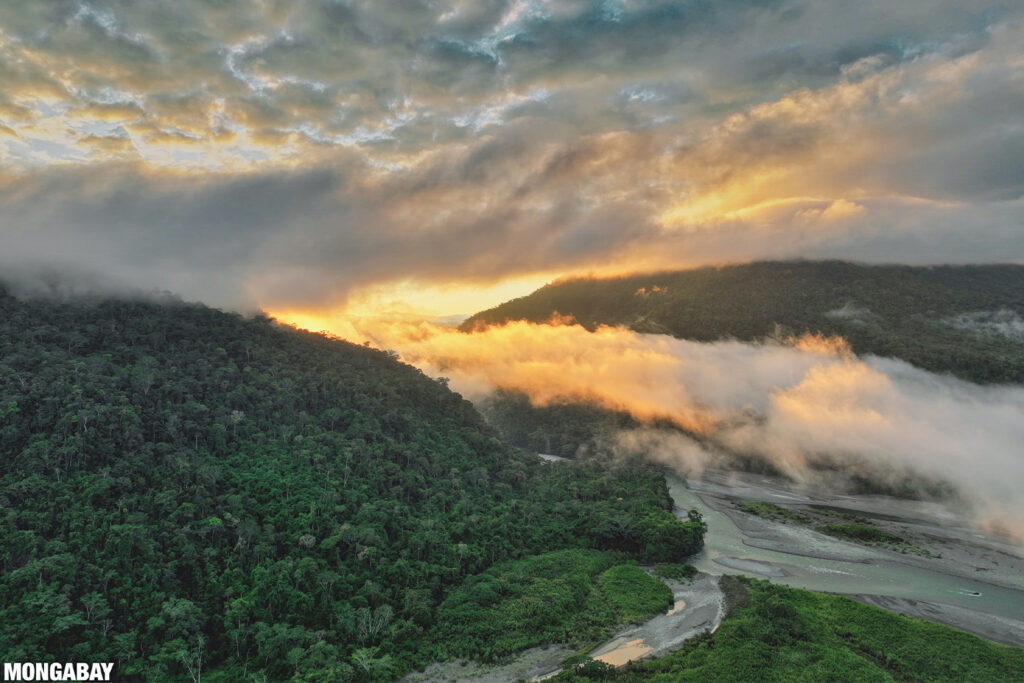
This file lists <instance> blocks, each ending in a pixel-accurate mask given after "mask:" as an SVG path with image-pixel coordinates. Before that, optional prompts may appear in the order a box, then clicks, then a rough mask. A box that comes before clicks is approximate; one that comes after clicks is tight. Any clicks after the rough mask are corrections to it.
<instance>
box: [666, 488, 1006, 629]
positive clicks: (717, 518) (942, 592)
mask: <svg viewBox="0 0 1024 683" xmlns="http://www.w3.org/2000/svg"><path fill="white" fill-rule="evenodd" d="M667 483H668V486H669V493H670V494H671V496H672V500H673V501H674V502H675V505H676V507H677V514H678V515H680V516H681V517H684V518H685V511H686V510H689V509H691V508H695V509H697V510H698V511H699V512H700V513H701V514H702V515H703V516H704V520H705V522H706V523H707V525H708V532H707V534H706V536H705V538H704V549H703V550H702V551H701V552H700V553H698V554H697V555H695V556H694V557H692V558H690V559H689V560H688V561H689V562H690V563H691V564H693V565H694V566H695V567H696V568H697V569H699V570H701V571H703V572H707V573H709V574H716V575H721V574H747V575H753V576H758V575H760V576H762V577H764V578H769V579H770V580H771V581H773V582H776V583H782V584H786V585H788V586H793V587H796V588H806V589H809V590H815V591H825V592H830V593H846V594H874V595H888V596H895V597H899V598H909V599H912V600H924V601H929V602H935V603H942V604H946V605H954V606H956V607H961V608H964V609H968V610H971V611H974V612H983V613H986V614H993V615H999V616H1002V617H1007V618H1009V619H1013V620H1021V619H1022V618H1024V590H1022V589H1024V585H1022V589H1014V588H1009V587H1004V586H996V585H993V584H990V583H985V582H983V581H977V580H971V579H967V578H961V577H958V576H953V575H950V574H946V573H943V572H940V571H933V570H929V569H925V568H922V567H916V566H912V565H910V564H903V563H900V562H897V561H893V560H892V559H890V558H889V557H887V556H886V553H884V552H883V551H877V552H874V553H872V551H871V550H870V549H866V553H867V556H868V557H867V559H866V561H844V560H835V559H829V560H825V559H818V558H815V557H809V556H806V555H801V554H798V553H799V552H800V550H801V549H800V548H793V550H792V552H779V551H777V550H767V549H764V548H758V547H754V546H752V545H749V544H747V543H745V542H744V534H743V532H742V531H741V530H740V528H739V527H737V526H736V524H735V523H733V521H732V520H731V519H730V518H729V516H728V515H726V514H724V513H722V512H719V511H717V510H715V509H713V508H712V507H710V506H709V505H707V504H705V502H704V501H703V500H701V498H700V497H699V496H698V495H697V494H696V493H694V491H692V490H691V489H690V488H688V487H687V485H686V482H685V481H684V480H683V479H681V478H680V477H678V476H676V475H674V474H668V475H667ZM807 533H809V534H810V533H813V532H810V531H808V532H807ZM872 554H873V555H874V556H871V555H872ZM736 559H740V560H749V561H752V562H749V563H744V562H736ZM716 560H717V561H716ZM723 563H726V564H731V565H733V566H726V564H723ZM1022 584H1024V578H1022Z"/></svg>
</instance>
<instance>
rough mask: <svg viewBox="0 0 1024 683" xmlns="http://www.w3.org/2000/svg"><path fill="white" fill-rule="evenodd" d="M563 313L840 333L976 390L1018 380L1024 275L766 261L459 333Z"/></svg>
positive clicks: (712, 330) (528, 308)
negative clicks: (983, 384) (968, 382)
mask: <svg viewBox="0 0 1024 683" xmlns="http://www.w3.org/2000/svg"><path fill="white" fill-rule="evenodd" d="M555 313H558V314H560V315H563V316H572V317H573V318H575V319H576V320H577V321H578V322H579V323H580V324H582V325H584V326H585V327H587V328H589V329H593V328H594V327H596V326H597V325H624V326H627V327H630V328H632V329H634V330H636V331H638V332H655V333H665V334H671V335H674V336H676V337H680V338H686V339H694V340H697V341H715V340H718V339H723V338H735V339H740V340H759V339H764V338H767V337H770V336H773V335H777V334H801V333H804V332H815V333H821V334H826V335H841V336H843V337H844V338H846V339H847V340H848V341H849V342H850V344H851V346H852V347H853V349H854V351H856V352H857V353H861V354H863V353H873V354H877V355H881V356H890V357H895V358H902V359H903V360H906V361H908V362H910V363H913V364H914V365H917V366H919V367H922V368H925V369H927V370H931V371H935V372H951V373H954V374H956V375H958V376H960V377H963V378H966V379H970V380H973V381H977V382H1024V266H1015V265H993V266H935V267H912V266H867V265H857V264H853V263H844V262H840V261H823V262H811V261H794V262H764V263H752V264H748V265H737V266H726V267H721V268H700V269H696V270H684V271H675V272H663V273H653V274H646V275H634V276H629V277H621V278H610V279H576V280H568V281H564V282H559V283H555V284H551V285H547V286H546V287H542V288H541V289H539V290H537V291H536V292H534V293H533V294H530V295H529V296H526V297H522V298H519V299H514V300H512V301H508V302H506V303H504V304H501V305H500V306H497V307H495V308H492V309H489V310H486V311H482V312H480V313H477V314H476V315H474V316H472V317H471V318H469V319H468V320H466V321H465V322H464V323H463V325H462V327H461V329H462V330H463V331H472V330H474V329H477V328H478V327H480V326H486V325H494V324H501V323H503V322H506V321H509V320H529V321H533V322H544V321H546V320H549V319H550V318H551V316H552V315H553V314H555Z"/></svg>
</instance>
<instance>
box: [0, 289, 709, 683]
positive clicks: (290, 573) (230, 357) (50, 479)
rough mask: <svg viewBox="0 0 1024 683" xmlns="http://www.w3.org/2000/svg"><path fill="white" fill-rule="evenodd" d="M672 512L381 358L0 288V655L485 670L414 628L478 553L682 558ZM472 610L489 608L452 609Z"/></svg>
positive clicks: (202, 313)
mask: <svg viewBox="0 0 1024 683" xmlns="http://www.w3.org/2000/svg"><path fill="white" fill-rule="evenodd" d="M670 509H671V501H670V499H669V497H668V493H667V490H666V488H665V484H664V479H663V477H662V476H661V474H660V473H659V472H658V471H657V470H654V469H652V468H649V467H638V466H634V467H628V468H622V469H621V470H619V471H613V470H612V469H609V468H606V467H602V466H599V465H597V464H587V463H573V464H566V465H559V466H557V467H554V466H550V465H547V466H545V465H542V464H541V463H540V461H539V459H537V458H535V457H533V456H529V455H527V454H523V453H521V452H517V451H514V450H512V449H510V448H509V447H507V446H505V445H504V444H503V443H502V442H501V441H499V440H498V439H497V438H495V436H494V434H493V433H492V432H491V431H490V429H489V428H488V427H487V426H486V425H485V424H484V422H483V421H482V419H481V418H480V417H479V415H478V414H477V412H476V411H475V410H474V409H473V407H472V406H471V405H470V404H469V403H468V402H466V401H464V400H463V399H462V398H461V397H459V396H458V395H457V394H454V393H452V392H451V391H449V390H448V389H447V388H446V387H445V386H443V385H442V384H440V383H438V382H436V381H434V380H432V379H430V378H428V377H426V376H425V375H423V374H422V373H420V372H419V371H418V370H416V369H414V368H412V367H409V366H406V365H402V364H400V363H398V362H397V361H396V360H395V359H394V358H392V357H390V356H389V355H388V354H386V353H383V352H380V351H375V350H372V349H369V348H364V347H360V346H354V345H351V344H348V343H345V342H341V341H337V340H331V339H327V338H324V337H322V336H320V335H315V334H310V333H306V332H300V331H296V330H293V329H290V328H286V327H283V326H280V325H278V324H276V323H275V322H273V321H271V320H269V319H267V318H263V317H256V318H252V319H247V318H243V317H241V316H238V315H234V314H227V313H223V312H220V311H216V310H211V309H209V308H205V307H203V306H200V305H192V304H183V303H180V302H174V301H163V302H151V301H150V302H147V301H142V300H135V301H124V300H121V301H115V300H107V301H86V300H69V301H56V300H46V299H34V300H21V299H17V298H14V297H13V296H11V295H9V294H8V293H7V291H6V290H3V289H2V288H0V652H3V653H4V659H5V661H9V662H10V661H13V662H19V661H20V662H46V661H58V662H65V661H80V662H81V661H98V662H116V663H117V666H116V669H115V677H116V678H117V679H118V680H141V679H148V680H197V679H198V674H199V672H200V671H202V679H203V680H205V681H217V680H222V681H228V680H230V681H237V680H251V679H253V676H256V679H257V680H289V679H293V680H303V681H307V680H308V681H313V680H317V681H320V680H323V681H328V680H330V681H335V680H371V679H389V678H393V677H394V676H397V675H400V674H401V673H403V672H405V671H408V670H410V669H411V668H413V667H414V666H417V665H421V664H424V663H427V662H430V661H434V660H439V659H445V658H446V657H449V656H454V654H455V653H456V652H457V653H458V654H460V655H467V656H474V655H480V654H482V653H479V652H475V651H473V650H472V649H471V648H469V649H467V646H466V645H465V643H462V642H459V643H452V642H448V641H445V640H444V639H443V637H442V636H441V635H438V634H439V633H440V632H438V631H436V630H435V629H432V628H431V625H432V624H434V623H435V622H436V620H437V618H438V610H439V609H440V606H441V605H442V603H443V601H444V600H445V598H446V596H447V595H448V594H449V593H450V592H451V591H452V590H453V589H454V588H456V587H457V586H459V585H460V584H461V583H462V582H463V580H464V579H465V578H466V577H470V576H471V575H474V574H478V573H480V572H483V571H484V570H485V569H487V568H488V567H491V566H492V565H493V564H494V563H496V562H499V561H503V560H511V559H515V558H520V557H523V556H526V555H530V554H533V553H540V552H545V551H551V550H557V549H562V548H590V549H592V550H593V551H600V552H604V553H611V555H609V556H608V557H604V556H602V557H603V558H604V559H601V560H600V562H603V563H609V562H610V563H612V564H614V563H615V562H621V561H623V560H624V559H625V558H627V557H634V558H637V559H641V560H668V559H679V558H681V557H683V556H685V555H686V554H688V553H690V552H694V551H695V550H696V549H698V548H699V547H700V542H701V535H702V531H701V528H700V525H699V524H698V523H693V524H690V523H683V522H679V521H678V520H676V519H675V517H674V516H673V515H672V514H671V512H670ZM616 553H619V554H616ZM616 558H618V559H616ZM602 566H603V565H602ZM552 585H554V584H552ZM572 595H575V596H576V598H573V599H577V598H578V599H579V600H580V601H582V600H584V599H585V598H586V595H587V594H586V591H584V592H583V593H579V594H578V595H577V594H576V593H573V594H572ZM480 596H483V597H480ZM475 599H480V600H486V601H491V602H493V599H492V598H491V597H488V594H485V593H480V595H477V594H476V593H471V594H470V595H469V601H468V602H466V603H465V605H464V606H463V608H462V609H464V610H470V609H471V608H472V604H473V603H472V601H473V600H475ZM488 604H490V603H489V602H488ZM564 604H565V605H569V604H571V601H570V602H567V603H564ZM607 619H608V621H606V622H602V623H604V627H607V626H608V625H609V624H614V615H611V616H608V618H607ZM538 632H539V631H538ZM546 637H547V636H546ZM456 646H457V648H458V649H456Z"/></svg>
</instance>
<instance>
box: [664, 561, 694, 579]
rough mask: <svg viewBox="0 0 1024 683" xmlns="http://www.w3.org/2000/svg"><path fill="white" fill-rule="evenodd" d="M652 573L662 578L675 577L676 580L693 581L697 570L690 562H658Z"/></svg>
mask: <svg viewBox="0 0 1024 683" xmlns="http://www.w3.org/2000/svg"><path fill="white" fill-rule="evenodd" d="M654 573H655V574H657V575H658V576H660V577H662V578H663V579H675V580H676V581H693V579H694V578H696V576H697V574H698V571H697V568H696V567H694V566H693V565H692V564H673V563H667V564H659V565H657V566H656V567H655V568H654Z"/></svg>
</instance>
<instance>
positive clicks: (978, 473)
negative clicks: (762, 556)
mask: <svg viewBox="0 0 1024 683" xmlns="http://www.w3.org/2000/svg"><path fill="white" fill-rule="evenodd" d="M355 329H356V330H357V331H358V334H360V335H362V337H361V338H363V339H369V340H371V341H373V342H374V343H375V344H377V345H378V346H380V347H381V348H389V349H393V350H395V351H396V352H398V353H399V355H400V356H401V358H402V359H403V360H405V361H407V362H409V363H412V364H414V365H416V366H418V367H420V368H421V369H422V370H423V371H424V372H426V373H428V374H431V375H435V376H441V375H443V376H446V377H448V378H449V380H450V383H451V386H452V388H454V389H455V390H457V391H459V392H461V393H463V394H465V395H466V396H467V397H468V398H471V399H474V400H479V399H481V398H483V397H485V396H486V395H488V394H489V393H491V392H492V391H493V390H494V389H496V388H501V389H506V390H514V391H521V392H524V393H526V394H527V395H528V396H529V397H530V399H531V401H532V402H533V403H535V404H537V405H544V404H547V403H549V402H552V401H562V400H567V399H568V400H585V401H591V402H596V403H599V404H601V405H603V406H605V407H607V408H609V409H613V410H621V411H627V412H629V413H630V414H631V415H633V416H634V417H636V418H638V419H640V420H642V421H644V422H647V423H650V422H653V421H661V422H664V421H666V420H668V421H671V422H672V423H674V424H675V425H678V427H679V428H680V430H681V431H680V430H665V429H658V428H656V427H654V426H651V427H645V428H640V429H633V430H627V431H622V432H619V433H618V434H617V435H616V436H615V437H614V439H613V441H614V443H612V444H611V447H612V448H613V449H614V450H615V451H617V452H619V453H622V454H630V455H637V454H640V455H643V456H644V457H648V458H651V459H654V460H657V461H659V462H662V463H666V464H668V465H671V466H673V467H675V468H676V469H678V470H680V471H682V472H688V473H692V472H695V471H699V470H701V469H703V468H705V467H708V466H714V465H715V464H716V463H718V462H720V461H721V459H722V458H721V456H722V454H723V453H732V454H741V455H743V456H745V457H749V456H753V457H756V458H762V459H764V460H766V461H767V462H768V463H770V464H771V465H772V466H773V467H774V468H775V469H777V470H780V471H782V472H783V473H785V474H786V475H787V476H789V477H791V478H792V479H794V480H796V481H798V482H804V483H806V484H807V485H808V486H811V485H813V486H815V487H818V486H821V485H823V484H825V485H827V484H828V483H829V481H828V476H824V473H827V472H829V471H831V472H832V473H833V474H832V475H829V476H832V477H834V479H835V484H836V488H839V485H840V482H841V480H842V479H844V478H845V477H848V476H859V477H865V478H869V479H870V478H874V479H876V480H879V479H881V480H884V479H885V478H887V477H892V478H897V477H899V478H901V480H904V481H905V480H906V475H907V473H908V472H909V473H916V474H918V475H920V476H921V477H922V481H935V480H943V481H948V482H949V483H951V484H952V485H953V486H954V488H955V490H956V491H957V492H958V493H959V494H960V495H959V499H960V501H961V502H963V503H966V504H967V506H968V507H969V508H970V511H971V512H970V514H971V515H972V516H973V519H974V520H975V521H976V522H977V523H979V524H981V525H987V526H991V527H993V528H997V529H1000V530H1004V531H1008V532H1009V533H1011V534H1012V535H1014V536H1015V537H1016V538H1018V539H1022V540H1024V521H1022V520H1024V496H1022V495H1021V492H1020V488H1019V484H1020V482H1021V481H1024V452H1022V451H1024V387H1021V386H978V385H974V384H971V383H969V382H965V381H962V380H958V379H955V378H953V377H949V376H941V375H936V374H932V373H929V372H926V371H923V370H920V369H918V368H915V367H913V366H911V365H909V364H907V363H905V362H902V361H898V360H892V359H887V358H878V357H873V356H867V357H863V358H858V357H856V356H855V355H853V354H852V353H851V352H850V351H849V349H848V348H847V347H846V345H845V344H844V343H843V342H842V340H840V339H823V338H819V337H803V338H800V339H780V340H775V341H770V342H765V343H757V344H752V343H743V342H736V341H720V342H716V343H698V342H691V341H685V340H679V339H674V338H672V337H668V336H664V335H647V334H638V333H635V332H632V331H629V330H626V329H622V328H610V327H603V328H599V329H597V330H596V331H595V332H588V331H586V330H585V329H584V328H582V327H580V326H576V325H571V324H562V323H557V322H556V323H555V324H546V325H537V324H530V323H524V322H516V323H510V324H507V325H505V326H503V327H492V328H488V329H486V330H483V331H479V332H476V333H473V334H464V333H460V332H457V331H454V330H452V329H449V328H445V327H440V326H436V325H431V324H426V323H419V324H410V323H394V322H392V323H382V322H380V321H377V322H375V323H366V322H365V321H364V322H363V323H362V324H359V323H357V324H356V326H355ZM822 463H827V464H828V465H829V467H827V468H825V469H822V468H821V467H820V465H822Z"/></svg>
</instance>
